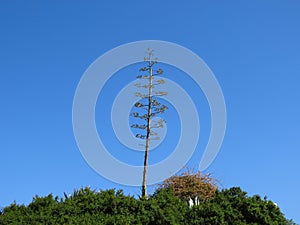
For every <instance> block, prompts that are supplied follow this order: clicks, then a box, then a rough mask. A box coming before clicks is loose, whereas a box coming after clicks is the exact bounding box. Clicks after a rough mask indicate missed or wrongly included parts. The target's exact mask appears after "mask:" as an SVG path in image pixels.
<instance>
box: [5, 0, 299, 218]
mask: <svg viewBox="0 0 300 225" xmlns="http://www.w3.org/2000/svg"><path fill="white" fill-rule="evenodd" d="M299 11H300V2H299V1H297V0H288V1H278V0H275V1H258V0H254V1H237V0H236V1H223V2H221V1H189V2H188V3H183V2H179V1H156V0H155V1H151V2H149V1H129V2H128V1H108V2H106V3H104V2H103V3H102V2H100V1H85V2H84V3H83V2H79V1H64V2H61V1H48V2H41V1H1V3H0V27H1V31H0V32H1V35H0V78H1V82H0V102H1V110H0V124H1V126H0V137H1V139H0V151H1V158H0V170H1V171H2V173H1V185H0V206H6V205H9V204H10V203H12V202H13V201H14V200H16V201H17V203H25V204H27V203H28V202H30V201H31V200H32V197H33V196H34V195H35V194H38V195H40V196H44V195H47V194H49V193H51V192H52V193H54V194H55V195H59V196H62V194H63V192H72V191H73V189H74V188H80V187H82V186H87V185H90V186H91V187H93V188H97V189H98V188H102V189H106V188H114V187H115V188H122V189H124V190H125V192H126V193H130V194H140V190H139V189H138V188H130V187H126V186H122V185H117V184H115V183H112V182H110V181H108V180H106V179H104V178H102V177H101V176H99V175H98V174H97V173H96V172H94V171H93V170H92V169H91V168H90V167H89V166H88V164H87V163H86V162H85V161H84V159H83V157H82V156H81V154H80V151H79V150H78V148H77V145H76V141H75V138H74V135H73V129H72V103H73V97H74V93H75V90H76V87H77V84H78V82H79V80H80V78H81V76H82V75H83V74H84V72H85V70H86V69H87V68H88V66H89V65H90V64H91V63H92V62H93V61H94V60H96V59H97V58H98V57H99V56H101V55H102V54H104V53H105V52H106V51H108V50H110V49H112V48H114V47H117V46H119V45H121V44H125V43H128V42H132V41H139V40H149V39H154V40H164V41H170V42H174V43H177V44H179V45H182V46H185V47H187V48H189V49H191V50H192V51H193V52H195V53H196V54H198V55H199V56H200V57H201V58H202V59H203V60H204V61H205V62H206V63H207V65H208V66H209V67H210V68H211V69H212V71H213V72H214V74H215V76H216V78H217V80H218V81H219V84H220V86H221V88H222V90H223V94H224V97H225V100H226V107H227V117H228V118H227V119H228V120H227V130H226V135H225V139H224V142H223V145H222V148H221V151H220V153H219V154H218V156H217V158H216V160H215V161H214V162H213V164H212V165H211V166H210V167H209V168H208V170H207V171H205V172H211V173H213V175H214V177H216V178H217V179H218V180H220V183H221V187H224V188H229V187H232V186H240V187H242V189H244V190H245V191H247V192H248V193H249V194H250V195H253V194H259V195H261V196H265V195H266V196H268V198H269V199H271V200H273V201H274V202H276V203H277V204H278V205H279V206H280V208H281V210H282V211H283V212H284V214H285V215H286V217H287V218H293V219H294V220H295V221H296V222H298V223H299V222H300V217H299V212H298V209H299V202H300V197H299V196H300V195H299V189H300V180H299V175H298V172H299V171H300V164H299V158H300V153H299V150H300V139H299V134H300V118H299V115H300V106H299V98H300V90H299V82H300V78H299V71H300V63H299V62H300V44H299V40H300V14H299ZM141 57H144V56H141ZM116 79H117V77H116ZM174 79H175V78H174ZM182 81H183V84H182V85H186V86H187V87H189V86H190V85H191V86H192V84H191V83H189V81H185V80H184V79H183V80H182ZM111 85H112V84H111ZM112 87H113V85H112ZM108 91H109V89H108ZM107 94H108V95H109V92H108V93H107ZM193 95H194V96H198V95H199V93H197V92H193V88H192V87H191V96H193ZM194 98H195V99H197V97H194ZM200 98H201V97H200ZM196 101H197V100H196ZM199 101H200V100H199ZM201 101H203V102H205V100H201ZM99 104H100V103H99ZM97 107H100V106H99V105H97ZM204 114H207V113H205V112H204ZM204 118H205V116H204ZM204 124H205V123H204ZM204 127H205V126H204ZM208 132H209V128H208V129H206V130H205V129H204V131H203V136H204V138H205V137H206V138H207V136H208ZM108 144H111V145H114V144H115V143H108ZM200 150H201V149H200ZM200 150H199V151H198V152H196V153H195V156H194V157H193V159H192V160H191V162H190V166H194V165H195V164H196V162H197V160H198V159H199V157H201V154H202V153H201V151H200ZM124 157H125V158H124V160H126V155H125V156H124Z"/></svg>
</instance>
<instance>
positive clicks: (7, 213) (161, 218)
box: [0, 188, 293, 225]
mask: <svg viewBox="0 0 300 225" xmlns="http://www.w3.org/2000/svg"><path fill="white" fill-rule="evenodd" d="M0 224H22V225H25V224H31V225H34V224H122V225H126V224H142V225H145V224H153V225H154V224H155V225H159V224H164V225H166V224H189V225H190V224H191V225H193V224H200V225H201V224H205V225H222V224H224V225H225V224H228V225H234V224H237V225H243V224H253V225H254V224H257V225H264V224H274V225H275V224H278V225H283V224H293V223H292V222H291V221H287V220H286V219H285V218H284V215H283V214H282V213H281V212H280V209H279V208H278V207H277V206H276V205H275V204H274V203H273V202H272V201H269V200H267V199H261V198H260V197H259V196H252V197H248V196H247V194H246V192H243V191H242V190H241V189H240V188H231V189H228V190H223V191H217V192H216V194H215V196H214V197H213V198H210V199H208V200H205V201H201V202H200V204H199V205H195V206H193V207H189V206H188V204H187V203H186V202H185V201H182V200H180V199H179V198H178V197H176V196H174V195H173V194H172V193H171V191H170V190H169V189H159V190H157V191H156V192H155V193H154V194H153V195H152V196H150V197H149V198H148V199H145V198H142V199H136V198H134V197H133V196H126V195H124V194H123V192H122V191H115V190H106V191H98V192H96V191H92V190H91V189H90V188H82V189H80V190H76V191H74V193H73V194H72V195H70V196H67V195H65V197H64V198H63V199H59V198H58V197H53V196H52V195H51V194H50V195H48V196H46V197H38V196H36V197H35V198H34V199H33V201H32V202H31V203H30V204H29V205H28V206H24V205H17V204H16V203H13V204H11V205H10V206H8V207H6V208H4V212H3V213H2V214H1V215H0Z"/></svg>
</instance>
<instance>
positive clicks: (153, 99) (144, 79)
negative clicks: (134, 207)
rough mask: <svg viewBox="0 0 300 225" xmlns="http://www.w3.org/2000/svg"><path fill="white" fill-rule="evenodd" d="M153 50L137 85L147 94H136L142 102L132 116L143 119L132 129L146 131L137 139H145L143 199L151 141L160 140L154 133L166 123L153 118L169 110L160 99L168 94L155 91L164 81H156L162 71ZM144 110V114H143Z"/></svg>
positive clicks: (149, 50) (137, 103) (147, 57)
mask: <svg viewBox="0 0 300 225" xmlns="http://www.w3.org/2000/svg"><path fill="white" fill-rule="evenodd" d="M153 56H154V54H153V50H151V49H148V51H147V56H146V57H145V58H144V61H145V62H146V64H147V65H146V66H145V67H143V68H141V69H140V72H141V73H142V74H141V75H138V76H137V78H138V79H139V80H140V82H139V83H137V84H136V87H138V88H144V89H145V90H146V92H136V93H135V95H136V96H137V97H139V98H141V100H140V101H138V102H136V103H135V105H134V106H135V107H136V108H138V109H139V111H136V112H133V113H132V114H131V115H132V116H133V117H134V118H138V119H141V120H142V121H145V123H144V122H142V123H135V124H132V125H131V127H132V128H136V129H139V130H140V131H144V132H141V133H137V134H136V137H137V138H141V139H145V155H144V164H143V166H144V170H143V181H142V197H146V195H147V190H146V188H147V169H148V154H149V147H150V140H153V139H156V140H157V139H159V137H158V136H157V133H156V132H155V131H154V130H155V129H157V128H162V127H163V126H164V123H165V121H164V120H163V119H161V120H159V121H157V122H155V123H152V118H153V117H155V116H156V115H158V114H161V113H164V112H165V110H167V109H168V107H167V106H166V105H163V104H161V103H160V101H159V97H162V96H165V95H167V93H166V92H162V91H154V88H155V87H156V86H158V85H161V84H164V80H163V79H160V78H159V79H155V76H156V75H162V74H163V70H162V69H157V70H155V69H154V65H155V64H157V58H153ZM141 110H142V112H141ZM143 111H144V112H143Z"/></svg>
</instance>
